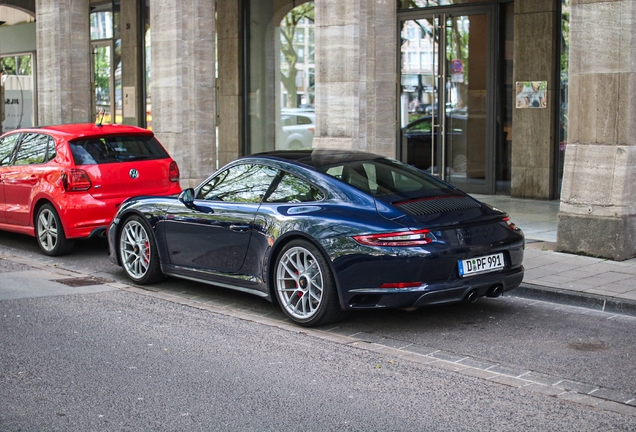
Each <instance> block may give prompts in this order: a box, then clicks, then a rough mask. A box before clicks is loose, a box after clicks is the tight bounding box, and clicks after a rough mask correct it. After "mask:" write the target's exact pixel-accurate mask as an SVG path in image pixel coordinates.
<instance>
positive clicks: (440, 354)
mask: <svg viewBox="0 0 636 432" xmlns="http://www.w3.org/2000/svg"><path fill="white" fill-rule="evenodd" d="M429 355H430V356H431V357H435V358H438V359H441V360H446V361H450V362H458V361H459V360H462V359H464V358H466V356H465V355H464V356H460V355H457V354H453V353H449V352H446V351H435V352H433V353H431V354H429Z"/></svg>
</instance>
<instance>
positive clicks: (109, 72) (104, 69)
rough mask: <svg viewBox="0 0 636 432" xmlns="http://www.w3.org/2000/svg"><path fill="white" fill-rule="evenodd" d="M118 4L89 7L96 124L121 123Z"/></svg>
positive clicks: (110, 2) (113, 2)
mask: <svg viewBox="0 0 636 432" xmlns="http://www.w3.org/2000/svg"><path fill="white" fill-rule="evenodd" d="M119 15H120V14H119V1H109V2H105V3H102V4H99V5H95V6H92V8H91V13H90V16H89V20H90V32H91V35H90V36H91V43H92V49H93V65H92V66H93V82H92V84H93V109H94V113H95V115H96V119H97V121H101V122H102V123H121V122H122V108H123V105H122V84H121V74H122V62H121V37H120V31H119Z"/></svg>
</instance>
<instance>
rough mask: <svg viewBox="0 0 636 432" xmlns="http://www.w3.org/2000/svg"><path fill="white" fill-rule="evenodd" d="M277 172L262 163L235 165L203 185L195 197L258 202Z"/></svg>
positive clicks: (212, 199)
mask: <svg viewBox="0 0 636 432" xmlns="http://www.w3.org/2000/svg"><path fill="white" fill-rule="evenodd" d="M277 174H278V170H276V169H274V168H270V167H266V166H262V165H251V164H244V165H235V166H233V167H231V168H228V169H226V170H223V171H222V172H221V173H219V174H218V175H216V176H214V177H213V178H212V179H211V180H210V181H209V182H208V183H206V184H205V185H203V186H202V187H201V189H200V190H199V193H198V194H197V199H204V200H211V201H227V202H245V203H259V202H261V200H262V199H263V197H264V196H265V194H266V193H267V191H268V190H269V187H270V185H271V184H272V181H273V180H274V178H275V177H276V175H277Z"/></svg>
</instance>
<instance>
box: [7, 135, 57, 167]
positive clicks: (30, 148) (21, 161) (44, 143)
mask: <svg viewBox="0 0 636 432" xmlns="http://www.w3.org/2000/svg"><path fill="white" fill-rule="evenodd" d="M48 148H49V136H48V135H41V134H27V135H26V136H25V137H24V138H23V139H22V141H21V142H20V147H19V148H18V154H17V155H16V157H15V160H14V161H13V165H34V164H41V163H45V162H48V159H47V154H48Z"/></svg>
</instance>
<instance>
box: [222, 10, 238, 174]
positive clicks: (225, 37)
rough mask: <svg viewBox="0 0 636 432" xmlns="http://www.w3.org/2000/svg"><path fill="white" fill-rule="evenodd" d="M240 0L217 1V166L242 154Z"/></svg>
mask: <svg viewBox="0 0 636 432" xmlns="http://www.w3.org/2000/svg"><path fill="white" fill-rule="evenodd" d="M242 5H243V1H241V0H221V1H219V2H217V4H216V8H217V14H218V16H220V17H223V19H221V20H219V22H218V28H217V41H218V45H219V46H218V49H219V53H218V61H219V65H218V69H219V82H218V83H217V98H218V107H219V112H218V113H217V116H218V119H219V143H218V151H219V153H218V160H219V162H218V163H219V166H223V165H225V164H226V163H228V162H231V161H233V160H234V159H236V158H238V157H239V156H241V155H242V148H241V145H242V143H243V56H242V54H243V6H242Z"/></svg>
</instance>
